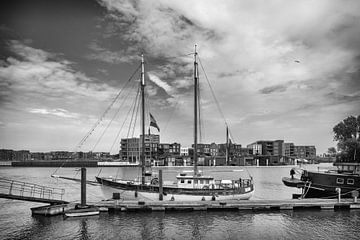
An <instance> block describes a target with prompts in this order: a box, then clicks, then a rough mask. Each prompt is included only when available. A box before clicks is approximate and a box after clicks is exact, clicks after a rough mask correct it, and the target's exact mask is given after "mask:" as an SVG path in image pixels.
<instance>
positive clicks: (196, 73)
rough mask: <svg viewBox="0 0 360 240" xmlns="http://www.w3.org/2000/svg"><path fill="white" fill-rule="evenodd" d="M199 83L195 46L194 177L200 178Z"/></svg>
mask: <svg viewBox="0 0 360 240" xmlns="http://www.w3.org/2000/svg"><path fill="white" fill-rule="evenodd" d="M198 81H199V71H198V63H197V52H196V45H195V53H194V155H193V158H194V177H195V176H198V174H199V172H198V156H197V152H198V146H197V130H198V126H197V125H198V109H197V108H198V85H199V83H198Z"/></svg>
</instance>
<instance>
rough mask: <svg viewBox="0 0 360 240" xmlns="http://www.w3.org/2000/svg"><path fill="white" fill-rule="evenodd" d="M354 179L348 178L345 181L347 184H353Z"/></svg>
mask: <svg viewBox="0 0 360 240" xmlns="http://www.w3.org/2000/svg"><path fill="white" fill-rule="evenodd" d="M354 182H355V181H354V179H352V178H349V179H348V180H347V181H346V183H347V184H349V185H354Z"/></svg>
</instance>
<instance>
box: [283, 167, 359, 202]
mask: <svg viewBox="0 0 360 240" xmlns="http://www.w3.org/2000/svg"><path fill="white" fill-rule="evenodd" d="M283 182H284V181H283ZM301 182H302V183H303V186H301V187H302V188H303V193H304V195H303V197H305V198H337V197H338V195H339V193H338V191H337V189H340V193H341V197H342V198H351V197H352V191H354V190H357V191H359V190H360V176H359V175H357V174H340V173H335V172H309V171H304V172H303V174H302V175H301ZM284 184H285V185H286V186H289V187H298V185H297V184H290V183H289V182H288V181H287V182H284Z"/></svg>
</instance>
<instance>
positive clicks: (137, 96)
mask: <svg viewBox="0 0 360 240" xmlns="http://www.w3.org/2000/svg"><path fill="white" fill-rule="evenodd" d="M139 95H140V88H138V91H137V93H136V98H135V101H134V103H133V105H132V106H131V109H132V114H131V119H130V124H129V129H128V132H127V135H126V138H129V134H130V130H131V126H132V121H133V119H134V112H135V109H136V105H138V101H139Z"/></svg>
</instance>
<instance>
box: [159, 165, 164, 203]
mask: <svg viewBox="0 0 360 240" xmlns="http://www.w3.org/2000/svg"><path fill="white" fill-rule="evenodd" d="M159 200H160V201H162V200H163V179H162V170H161V169H159Z"/></svg>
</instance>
